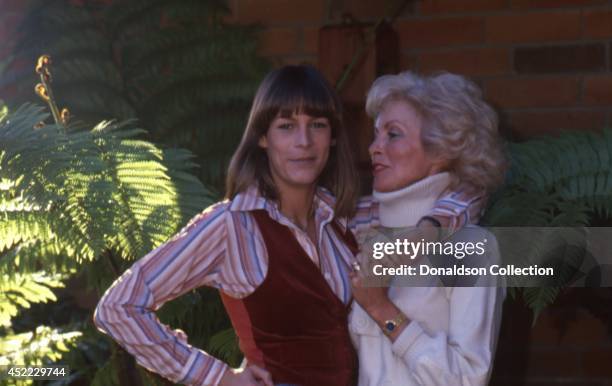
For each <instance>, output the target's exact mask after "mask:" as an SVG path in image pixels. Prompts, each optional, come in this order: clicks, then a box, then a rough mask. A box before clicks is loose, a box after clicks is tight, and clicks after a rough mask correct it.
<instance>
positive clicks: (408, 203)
mask: <svg viewBox="0 0 612 386" xmlns="http://www.w3.org/2000/svg"><path fill="white" fill-rule="evenodd" d="M449 183H450V174H448V173H446V172H445V173H438V174H434V175H431V176H428V177H425V178H423V179H422V180H419V181H417V182H414V183H412V184H410V185H408V186H406V187H404V188H401V189H398V190H394V191H392V192H377V191H374V194H373V195H374V199H376V200H377V201H378V202H380V207H379V210H380V211H379V214H380V223H381V225H383V226H386V227H406V226H414V225H416V224H417V222H418V221H419V220H420V219H421V217H423V216H426V215H427V214H428V213H429V211H430V210H431V209H432V208H433V207H434V204H435V202H436V200H437V199H438V197H440V195H441V194H442V192H444V190H445V189H446V188H447V187H448V185H449Z"/></svg>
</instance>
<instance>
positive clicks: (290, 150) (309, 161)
mask: <svg viewBox="0 0 612 386" xmlns="http://www.w3.org/2000/svg"><path fill="white" fill-rule="evenodd" d="M333 144H334V141H333V140H332V138H331V126H330V123H329V120H328V119H327V118H323V117H312V116H310V115H306V114H302V113H297V114H296V113H293V114H292V116H291V117H286V118H284V117H281V116H280V115H277V116H276V118H275V119H274V120H273V121H272V123H271V124H270V127H269V129H268V132H267V133H266V134H265V135H264V136H262V137H261V138H260V139H259V146H261V147H262V148H264V149H266V153H267V154H268V164H269V167H270V172H271V174H272V178H273V179H274V183H275V185H276V187H277V188H278V189H279V190H280V191H283V190H285V189H286V188H290V189H295V188H312V187H313V186H314V185H315V184H316V182H317V179H318V178H319V176H320V175H321V172H322V171H323V169H324V168H325V164H326V163H327V159H328V157H329V147H330V146H331V145H333Z"/></svg>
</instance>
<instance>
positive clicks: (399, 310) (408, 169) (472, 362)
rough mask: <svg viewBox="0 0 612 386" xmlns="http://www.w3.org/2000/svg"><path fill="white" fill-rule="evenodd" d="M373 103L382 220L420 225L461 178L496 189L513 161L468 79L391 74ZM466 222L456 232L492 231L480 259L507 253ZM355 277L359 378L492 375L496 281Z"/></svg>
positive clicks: (472, 380) (470, 379)
mask: <svg viewBox="0 0 612 386" xmlns="http://www.w3.org/2000/svg"><path fill="white" fill-rule="evenodd" d="M367 111H368V114H369V115H370V116H371V117H372V118H374V119H375V135H374V137H375V138H374V142H373V143H372V144H371V145H370V149H369V150H370V155H371V158H372V165H373V171H374V194H373V199H374V201H375V202H377V204H378V205H379V208H378V212H379V218H380V223H381V225H382V226H387V227H413V226H415V225H416V224H417V223H418V222H419V220H420V219H421V218H422V217H423V216H426V215H427V214H428V213H429V212H430V211H431V210H432V209H433V208H434V207H435V205H436V204H435V203H436V200H438V198H439V197H440V196H441V195H442V194H443V192H445V191H448V190H449V189H458V188H457V186H458V185H459V184H462V185H463V186H464V187H472V188H473V189H474V190H477V191H488V192H491V191H493V190H495V189H496V188H497V187H498V186H499V184H501V182H502V181H503V175H504V171H505V165H506V162H505V158H504V155H503V152H502V148H501V145H500V144H501V141H500V137H499V134H498V132H497V116H496V114H495V112H494V111H493V109H492V108H491V107H490V106H489V105H488V104H487V103H485V102H484V100H483V99H482V95H481V92H480V90H479V89H478V87H477V86H476V85H475V84H473V83H472V82H470V81H469V80H467V79H466V78H464V77H461V76H458V75H452V74H440V75H436V76H431V77H424V76H419V75H416V74H413V73H410V72H405V73H401V74H398V75H387V76H383V77H381V78H379V79H377V80H376V81H375V82H374V84H373V85H372V88H371V89H370V91H369V93H368V99H367ZM467 228H469V231H468V229H467ZM464 231H465V232H458V233H456V234H455V235H454V236H453V238H451V239H450V241H451V242H452V241H455V242H460V241H463V242H465V241H481V240H484V239H488V243H487V246H486V249H485V256H484V257H483V258H480V257H478V259H479V261H481V262H482V261H486V262H496V261H498V259H499V255H498V251H497V246H496V243H495V238H494V237H493V236H492V235H491V234H489V233H488V232H486V231H485V230H483V229H480V228H477V227H466V229H464ZM466 237H468V238H467V239H464V238H466ZM470 238H472V239H470ZM448 258H449V259H454V258H453V257H450V256H449V257H448ZM475 258H476V257H472V256H470V257H465V259H467V260H469V259H475ZM422 259H427V257H423V258H422ZM467 263H469V261H468V262H467ZM415 265H418V263H417V264H415ZM351 276H352V281H353V284H354V286H355V287H354V289H353V296H354V297H355V300H356V304H354V307H353V310H352V313H351V316H350V326H351V334H352V337H353V339H354V341H355V344H356V347H357V351H358V354H359V363H360V366H359V386H380V385H406V386H409V385H420V386H435V385H439V386H443V385H464V386H468V385H472V386H476V385H486V384H487V383H488V380H489V376H490V374H491V369H492V364H493V357H494V354H495V346H496V342H497V335H498V331H499V324H500V321H501V306H502V303H503V299H504V293H505V292H504V289H503V288H500V287H496V286H495V284H496V283H494V282H491V281H487V282H482V281H481V282H478V283H477V285H474V286H473V287H471V286H464V287H461V286H440V285H439V283H438V282H437V280H438V278H437V277H431V278H429V279H431V280H428V281H427V280H426V281H425V282H423V284H424V285H429V286H428V287H401V286H393V287H391V288H389V289H387V288H375V287H364V286H363V282H362V281H363V277H362V276H360V275H356V274H351ZM420 279H422V278H420ZM479 279H480V280H483V279H485V278H479ZM415 280H416V279H415Z"/></svg>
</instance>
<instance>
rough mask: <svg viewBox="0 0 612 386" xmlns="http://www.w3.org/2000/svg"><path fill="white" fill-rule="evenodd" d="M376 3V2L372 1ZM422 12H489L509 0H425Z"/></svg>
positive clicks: (422, 2) (420, 6)
mask: <svg viewBox="0 0 612 386" xmlns="http://www.w3.org/2000/svg"><path fill="white" fill-rule="evenodd" d="M372 3H375V2H372ZM418 5H419V8H418V12H419V13H420V14H425V15H426V14H442V13H467V12H488V11H497V10H500V9H504V8H507V6H508V1H507V0H461V1H457V0H425V1H420V2H418Z"/></svg>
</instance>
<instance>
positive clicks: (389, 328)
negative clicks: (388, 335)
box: [385, 322, 395, 332]
mask: <svg viewBox="0 0 612 386" xmlns="http://www.w3.org/2000/svg"><path fill="white" fill-rule="evenodd" d="M385 328H386V329H387V331H389V332H391V331H393V330H394V329H395V323H393V322H387V323H385Z"/></svg>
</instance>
